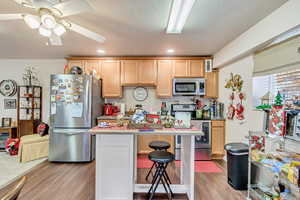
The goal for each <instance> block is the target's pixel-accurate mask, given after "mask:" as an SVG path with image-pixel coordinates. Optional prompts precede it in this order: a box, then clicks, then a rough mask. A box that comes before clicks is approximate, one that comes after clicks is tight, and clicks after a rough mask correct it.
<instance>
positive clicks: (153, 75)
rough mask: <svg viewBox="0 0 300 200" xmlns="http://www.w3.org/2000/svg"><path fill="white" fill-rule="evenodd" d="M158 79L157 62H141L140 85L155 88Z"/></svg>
mask: <svg viewBox="0 0 300 200" xmlns="http://www.w3.org/2000/svg"><path fill="white" fill-rule="evenodd" d="M156 79H157V64H156V61H155V60H140V61H139V78H138V80H139V84H140V85H149V86H155V85H156Z"/></svg>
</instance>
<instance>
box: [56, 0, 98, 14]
mask: <svg viewBox="0 0 300 200" xmlns="http://www.w3.org/2000/svg"><path fill="white" fill-rule="evenodd" d="M52 7H53V8H56V9H58V10H59V11H60V12H61V13H62V14H63V15H62V17H66V16H70V15H76V14H79V13H83V12H89V11H92V10H93V8H92V7H91V5H90V4H89V2H87V1H86V0H70V1H65V2H62V3H59V4H56V5H54V6H52Z"/></svg>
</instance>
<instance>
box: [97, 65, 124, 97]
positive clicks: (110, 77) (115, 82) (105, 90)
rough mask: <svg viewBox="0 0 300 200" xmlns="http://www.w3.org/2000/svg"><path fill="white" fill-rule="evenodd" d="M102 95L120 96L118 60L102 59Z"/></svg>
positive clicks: (119, 67)
mask: <svg viewBox="0 0 300 200" xmlns="http://www.w3.org/2000/svg"><path fill="white" fill-rule="evenodd" d="M101 74H102V83H103V84H102V96H103V97H104V98H120V97H122V87H121V64H120V61H117V60H113V61H102V73H101Z"/></svg>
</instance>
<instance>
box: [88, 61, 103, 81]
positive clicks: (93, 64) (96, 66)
mask: <svg viewBox="0 0 300 200" xmlns="http://www.w3.org/2000/svg"><path fill="white" fill-rule="evenodd" d="M101 67H102V62H101V61H99V60H86V61H84V72H85V74H87V75H94V76H96V77H97V78H98V79H100V78H101V71H102V70H101Z"/></svg>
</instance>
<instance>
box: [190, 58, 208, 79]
mask: <svg viewBox="0 0 300 200" xmlns="http://www.w3.org/2000/svg"><path fill="white" fill-rule="evenodd" d="M189 70H190V71H189V76H190V77H204V76H205V75H204V61H203V60H191V61H190V62H189Z"/></svg>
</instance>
